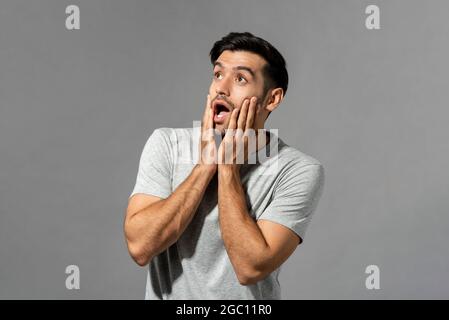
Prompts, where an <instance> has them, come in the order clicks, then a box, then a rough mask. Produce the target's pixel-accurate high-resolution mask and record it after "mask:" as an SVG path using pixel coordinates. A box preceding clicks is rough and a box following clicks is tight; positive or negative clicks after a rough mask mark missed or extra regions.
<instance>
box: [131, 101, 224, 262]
mask: <svg viewBox="0 0 449 320" xmlns="http://www.w3.org/2000/svg"><path fill="white" fill-rule="evenodd" d="M210 102H211V101H210V97H209V96H208V97H207V103H206V108H205V111H204V114H203V122H202V131H201V141H199V147H200V148H199V152H200V157H199V163H198V164H197V165H195V167H194V168H193V170H192V172H191V173H190V175H189V176H188V177H187V179H186V180H185V181H184V182H183V183H181V184H180V185H179V186H178V188H176V190H175V191H174V192H173V193H172V194H171V195H170V196H169V197H168V198H166V199H161V198H158V197H155V196H149V195H144V194H136V195H134V196H133V197H131V199H130V201H129V204H128V208H127V212H126V218H125V224H124V231H125V237H126V241H127V244H128V250H129V252H130V254H131V256H132V258H133V259H134V260H135V261H136V263H137V264H139V265H140V266H144V265H146V264H148V262H149V261H150V260H151V259H152V258H153V257H154V256H156V255H158V254H159V253H161V252H163V251H164V250H166V249H167V248H168V247H170V246H171V245H172V244H173V243H175V242H176V241H177V240H178V239H179V237H180V236H181V234H182V233H183V232H184V230H185V229H186V227H187V226H188V224H189V223H190V222H191V221H192V218H193V215H194V214H195V212H196V210H197V208H198V205H199V204H200V202H201V199H202V198H203V196H204V192H205V191H206V188H207V186H208V184H209V182H210V180H211V179H212V177H213V176H214V175H215V172H216V171H217V165H216V163H215V161H213V160H214V157H215V154H216V150H215V140H214V138H213V134H212V133H211V132H210V128H212V127H213V112H212V109H211V103H210ZM203 150H206V151H205V152H203Z"/></svg>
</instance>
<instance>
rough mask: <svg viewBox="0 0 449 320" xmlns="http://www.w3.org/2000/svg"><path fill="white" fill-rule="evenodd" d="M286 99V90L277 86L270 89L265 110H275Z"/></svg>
mask: <svg viewBox="0 0 449 320" xmlns="http://www.w3.org/2000/svg"><path fill="white" fill-rule="evenodd" d="M283 99H284V90H283V89H282V88H275V89H271V90H268V98H267V106H266V107H265V110H267V111H270V112H271V111H273V110H274V109H276V108H277V107H278V105H279V104H280V103H281V102H282V100H283Z"/></svg>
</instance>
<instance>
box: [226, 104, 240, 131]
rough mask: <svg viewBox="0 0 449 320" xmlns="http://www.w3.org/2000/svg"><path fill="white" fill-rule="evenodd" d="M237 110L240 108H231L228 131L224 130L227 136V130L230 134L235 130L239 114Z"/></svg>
mask: <svg viewBox="0 0 449 320" xmlns="http://www.w3.org/2000/svg"><path fill="white" fill-rule="evenodd" d="M239 111H240V109H237V108H236V109H234V110H232V113H231V119H230V120H229V126H228V131H227V132H226V136H228V132H229V134H231V135H232V134H233V133H234V132H235V129H236V128H237V118H238V116H239Z"/></svg>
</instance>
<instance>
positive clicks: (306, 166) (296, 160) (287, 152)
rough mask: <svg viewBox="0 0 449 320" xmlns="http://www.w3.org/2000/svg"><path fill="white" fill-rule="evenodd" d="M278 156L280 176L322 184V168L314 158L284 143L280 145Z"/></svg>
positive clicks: (319, 162)
mask: <svg viewBox="0 0 449 320" xmlns="http://www.w3.org/2000/svg"><path fill="white" fill-rule="evenodd" d="M278 156H279V164H280V171H279V174H280V175H281V176H287V179H289V178H290V179H291V178H293V179H294V178H295V177H296V178H300V179H301V180H303V179H307V180H309V181H314V182H318V183H319V184H322V183H324V175H325V172H324V166H323V164H322V163H321V161H319V160H318V159H317V158H316V157H314V156H311V155H309V154H307V153H305V152H303V151H301V150H299V149H297V148H295V147H292V146H290V145H287V144H285V143H282V145H281V148H280V150H279V155H278Z"/></svg>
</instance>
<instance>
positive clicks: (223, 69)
mask: <svg viewBox="0 0 449 320" xmlns="http://www.w3.org/2000/svg"><path fill="white" fill-rule="evenodd" d="M265 65H266V61H265V59H264V58H262V57H261V56H259V55H257V54H255V53H252V52H248V51H229V50H225V51H223V53H222V54H221V55H220V56H219V57H218V59H217V61H216V62H215V65H214V69H213V79H212V83H211V85H210V88H209V94H210V96H211V99H212V100H211V104H212V108H213V110H214V128H215V129H218V130H219V131H220V132H221V133H222V135H223V134H224V133H225V129H227V128H228V126H229V121H230V114H231V112H232V110H234V109H235V108H241V105H242V103H243V100H244V99H246V98H251V97H253V96H255V97H257V101H258V106H257V108H258V110H259V113H258V115H257V117H256V119H255V129H256V130H257V129H261V128H263V125H264V122H265V119H266V117H267V115H268V112H269V110H267V109H266V108H265V107H266V105H267V101H266V100H267V99H268V94H267V95H266V96H267V97H264V96H263V94H264V92H263V91H264V75H263V68H264V66H265Z"/></svg>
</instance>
